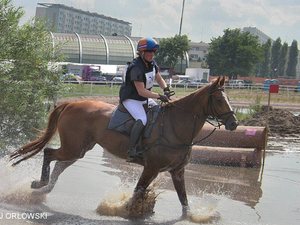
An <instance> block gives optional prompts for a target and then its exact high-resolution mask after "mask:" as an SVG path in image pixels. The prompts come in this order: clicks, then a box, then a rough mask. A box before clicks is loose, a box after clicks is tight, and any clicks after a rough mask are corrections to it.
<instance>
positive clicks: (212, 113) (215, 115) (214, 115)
mask: <svg viewBox="0 0 300 225" xmlns="http://www.w3.org/2000/svg"><path fill="white" fill-rule="evenodd" d="M216 91H224V88H217V89H214V90H213V91H211V92H210V93H209V99H208V105H209V111H210V115H209V113H207V112H206V113H205V114H206V120H205V121H206V122H207V123H209V124H210V125H212V126H213V127H214V129H213V130H212V131H211V132H210V133H209V134H208V135H207V136H205V137H204V138H202V139H201V140H198V141H196V142H193V139H194V138H193V137H194V135H195V132H196V124H197V123H196V122H197V120H198V119H199V118H200V115H199V114H196V113H194V112H190V111H187V110H186V109H184V108H183V107H180V106H178V105H176V104H174V103H169V105H171V106H174V107H176V108H178V109H180V110H182V111H183V112H186V113H188V114H192V115H193V118H194V122H193V124H194V126H193V131H192V135H191V141H190V143H191V144H183V146H185V147H191V146H193V145H197V144H199V143H201V142H202V141H203V140H205V139H207V138H208V137H210V136H211V135H212V134H213V133H214V132H215V130H216V129H217V128H219V129H220V127H221V126H222V125H223V124H222V123H221V121H220V120H219V119H218V118H219V117H222V116H226V115H228V114H230V115H231V114H234V112H233V111H232V110H231V111H228V112H225V113H222V114H218V113H217V112H216V110H215V108H214V107H213V104H211V102H212V100H211V98H212V96H213V93H214V92H216ZM163 116H164V111H163V112H162V117H163ZM211 120H215V121H216V122H217V125H215V124H214V123H212V122H211ZM162 121H163V119H162ZM226 122H227V120H226V121H225V123H226ZM171 124H173V123H171ZM161 127H162V132H161V137H163V124H161Z"/></svg>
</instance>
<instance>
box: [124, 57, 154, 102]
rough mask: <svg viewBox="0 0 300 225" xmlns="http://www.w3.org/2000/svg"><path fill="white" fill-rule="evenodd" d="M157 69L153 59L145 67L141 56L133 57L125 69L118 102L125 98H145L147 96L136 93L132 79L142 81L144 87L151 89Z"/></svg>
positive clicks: (143, 99) (140, 99)
mask: <svg viewBox="0 0 300 225" xmlns="http://www.w3.org/2000/svg"><path fill="white" fill-rule="evenodd" d="M157 71H158V66H157V65H156V63H155V61H152V62H151V63H148V67H147V66H146V65H145V63H144V61H143V60H142V58H141V57H138V58H135V59H134V60H133V61H132V62H131V63H130V65H129V66H128V68H127V70H126V77H125V82H124V83H123V84H122V86H121V88H120V92H119V97H120V102H123V101H124V100H126V99H134V100H139V101H145V100H147V98H145V97H143V96H140V95H139V94H138V92H137V90H136V87H135V85H134V81H141V82H144V84H145V87H146V89H147V90H151V88H152V87H153V84H154V80H155V74H156V73H157Z"/></svg>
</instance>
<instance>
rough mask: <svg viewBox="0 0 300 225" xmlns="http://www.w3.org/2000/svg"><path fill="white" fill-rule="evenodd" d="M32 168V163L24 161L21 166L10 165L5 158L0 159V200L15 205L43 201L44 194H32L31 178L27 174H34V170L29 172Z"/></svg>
mask: <svg viewBox="0 0 300 225" xmlns="http://www.w3.org/2000/svg"><path fill="white" fill-rule="evenodd" d="M24 167H26V169H24ZM30 167H32V168H30ZM32 169H33V164H31V165H30V164H26V163H24V164H23V165H21V166H18V167H12V166H11V165H10V163H9V162H8V159H7V158H1V159H0V178H1V184H0V202H3V203H8V204H15V205H30V204H39V203H42V202H44V201H45V199H46V195H44V194H41V195H37V194H33V191H32V189H31V188H30V179H31V178H30V177H28V174H34V172H33V173H30V170H32ZM24 173H26V174H24Z"/></svg>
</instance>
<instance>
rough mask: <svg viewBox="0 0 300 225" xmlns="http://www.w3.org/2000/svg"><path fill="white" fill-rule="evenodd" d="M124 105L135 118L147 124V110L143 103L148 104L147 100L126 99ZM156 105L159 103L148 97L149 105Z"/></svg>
mask: <svg viewBox="0 0 300 225" xmlns="http://www.w3.org/2000/svg"><path fill="white" fill-rule="evenodd" d="M122 103H123V105H124V107H125V108H126V109H127V111H128V112H129V113H130V115H131V116H132V117H133V118H134V119H135V120H141V121H142V123H143V124H144V126H145V125H146V124H147V115H146V112H145V109H144V107H143V105H145V104H147V101H138V100H134V99H126V100H125V101H123V102H122ZM154 105H157V103H156V102H155V101H154V100H153V99H152V98H149V99H148V106H149V107H152V106H154Z"/></svg>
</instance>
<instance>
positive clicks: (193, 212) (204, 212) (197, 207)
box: [187, 196, 220, 223]
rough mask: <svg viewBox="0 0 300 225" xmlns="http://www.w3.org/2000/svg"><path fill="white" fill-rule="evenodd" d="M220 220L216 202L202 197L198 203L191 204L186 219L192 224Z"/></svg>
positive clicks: (207, 197)
mask: <svg viewBox="0 0 300 225" xmlns="http://www.w3.org/2000/svg"><path fill="white" fill-rule="evenodd" d="M219 218H220V214H219V213H218V212H217V200H216V199H214V198H211V197H209V196H204V197H203V198H201V199H200V201H196V202H191V204H190V210H189V212H188V214H187V219H188V220H189V221H191V222H193V223H212V222H216V221H217V220H218V219H219Z"/></svg>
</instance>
